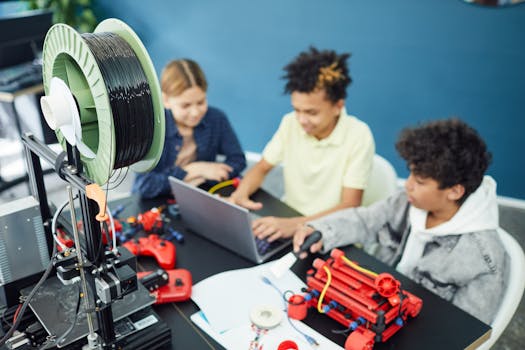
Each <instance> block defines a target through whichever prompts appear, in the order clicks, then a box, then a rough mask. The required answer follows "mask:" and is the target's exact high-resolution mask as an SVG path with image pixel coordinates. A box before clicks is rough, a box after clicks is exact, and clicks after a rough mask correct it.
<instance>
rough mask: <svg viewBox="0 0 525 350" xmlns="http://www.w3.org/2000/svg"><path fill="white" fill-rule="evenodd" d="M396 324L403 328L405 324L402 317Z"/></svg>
mask: <svg viewBox="0 0 525 350" xmlns="http://www.w3.org/2000/svg"><path fill="white" fill-rule="evenodd" d="M396 324H397V325H398V326H399V327H403V325H404V324H405V322H404V321H403V319H402V318H401V317H398V318H396Z"/></svg>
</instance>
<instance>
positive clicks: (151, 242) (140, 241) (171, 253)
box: [122, 234, 175, 269]
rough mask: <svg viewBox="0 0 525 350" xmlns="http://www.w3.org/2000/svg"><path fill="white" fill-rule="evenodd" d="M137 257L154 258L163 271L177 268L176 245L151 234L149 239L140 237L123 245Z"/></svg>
mask: <svg viewBox="0 0 525 350" xmlns="http://www.w3.org/2000/svg"><path fill="white" fill-rule="evenodd" d="M122 246H124V247H125V248H126V249H128V250H129V251H130V252H131V253H132V254H134V255H136V256H141V255H143V256H152V257H154V258H155V259H156V260H157V263H158V264H159V266H160V267H162V268H163V269H173V268H174V267H175V245H174V244H173V243H172V242H170V241H168V240H165V239H162V238H160V237H159V235H155V234H151V235H149V236H148V237H140V238H135V239H132V240H129V241H127V242H124V243H123V244H122Z"/></svg>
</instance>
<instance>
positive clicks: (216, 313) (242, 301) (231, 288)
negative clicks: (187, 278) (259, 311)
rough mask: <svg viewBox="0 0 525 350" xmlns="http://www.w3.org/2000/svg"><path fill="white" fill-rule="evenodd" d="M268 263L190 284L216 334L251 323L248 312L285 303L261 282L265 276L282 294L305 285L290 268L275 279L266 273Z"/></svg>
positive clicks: (193, 294)
mask: <svg viewBox="0 0 525 350" xmlns="http://www.w3.org/2000/svg"><path fill="white" fill-rule="evenodd" d="M274 263H275V262H269V263H266V264H262V265H259V266H256V267H252V268H248V269H239V270H232V271H226V272H222V273H219V274H217V275H214V276H211V277H208V278H207V279H205V280H203V281H201V282H199V283H197V284H196V285H194V286H193V287H192V295H191V299H192V300H193V301H194V302H195V303H196V304H197V305H198V306H199V308H200V309H201V310H202V311H203V312H204V314H205V315H206V318H207V319H208V322H209V324H210V326H211V327H212V328H213V329H214V330H215V331H216V332H218V333H222V332H224V331H226V330H230V329H233V328H236V327H239V326H242V325H246V324H250V312H251V311H252V310H253V309H254V308H255V307H258V306H261V305H270V306H274V307H277V308H279V309H281V310H284V308H285V302H284V299H283V297H282V294H280V293H279V292H278V291H277V290H276V289H275V288H274V287H272V286H271V285H268V284H266V283H265V282H263V280H262V277H263V276H266V277H267V278H268V279H269V280H270V281H271V282H272V284H273V285H274V286H275V287H276V288H278V289H279V290H280V292H281V293H283V292H285V291H287V290H291V291H293V293H300V292H301V288H303V287H305V284H304V283H303V282H302V281H301V280H300V279H299V278H298V277H297V276H296V275H295V274H294V273H293V272H291V271H286V273H285V274H284V275H283V276H282V277H280V278H279V279H276V278H274V277H273V275H272V274H271V273H270V272H269V266H271V264H274Z"/></svg>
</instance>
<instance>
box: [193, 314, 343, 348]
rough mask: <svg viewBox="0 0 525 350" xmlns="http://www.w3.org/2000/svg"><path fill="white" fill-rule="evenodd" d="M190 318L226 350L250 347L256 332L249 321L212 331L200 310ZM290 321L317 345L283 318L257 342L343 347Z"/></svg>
mask: <svg viewBox="0 0 525 350" xmlns="http://www.w3.org/2000/svg"><path fill="white" fill-rule="evenodd" d="M190 319H191V320H192V321H193V323H195V324H196V325H197V326H199V328H201V329H202V330H203V331H204V332H206V333H208V335H209V336H210V337H212V338H213V339H215V341H217V342H218V343H219V344H221V345H222V346H223V347H225V348H226V349H228V350H246V349H250V342H251V341H252V340H254V338H255V336H256V333H255V331H254V330H253V329H252V327H251V325H250V323H249V322H248V323H245V324H244V325H241V326H238V327H236V328H233V329H230V330H227V331H225V332H222V333H220V334H219V333H218V332H216V331H214V330H213V328H212V327H211V326H210V324H209V323H208V322H207V320H206V318H205V316H204V314H203V313H202V311H199V312H197V313H195V314H193V315H191V317H190ZM291 322H293V324H294V326H295V327H296V328H297V329H298V330H300V331H301V332H303V333H305V334H307V335H308V336H310V337H312V338H313V339H315V340H316V342H317V343H318V345H312V344H310V343H308V342H307V341H306V339H305V338H304V337H303V336H302V335H301V334H300V333H298V332H297V331H296V330H295V329H294V328H293V327H292V326H291V325H290V323H289V322H288V320H286V319H284V320H283V322H281V324H280V325H279V326H278V327H276V328H273V329H270V330H268V331H267V332H266V333H265V334H262V335H261V336H260V338H259V344H260V345H262V346H263V348H264V349H277V348H278V346H279V344H280V343H281V342H283V341H285V340H292V341H294V342H295V343H296V344H297V346H298V348H299V349H301V350H305V349H318V350H342V349H343V348H342V347H340V346H339V345H337V344H335V343H333V342H332V341H331V340H329V339H327V338H325V337H324V336H322V335H321V334H319V333H317V332H316V331H315V330H313V329H312V328H310V327H308V326H307V325H305V324H304V323H302V322H299V321H296V320H291Z"/></svg>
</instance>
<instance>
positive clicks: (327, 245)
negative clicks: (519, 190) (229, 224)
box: [294, 119, 508, 323]
mask: <svg viewBox="0 0 525 350" xmlns="http://www.w3.org/2000/svg"><path fill="white" fill-rule="evenodd" d="M396 148H397V150H398V152H399V154H400V155H401V156H402V157H403V158H404V159H405V160H406V162H407V164H408V167H409V169H410V175H409V177H408V179H407V181H406V183H405V191H401V192H399V193H396V194H394V195H392V196H391V197H389V198H387V199H385V200H383V201H380V202H377V203H374V204H373V205H371V206H369V207H366V208H365V207H360V208H351V209H345V210H341V211H338V212H335V213H333V214H331V215H329V216H325V217H323V218H321V219H318V220H315V221H311V222H309V223H307V226H304V227H302V228H300V229H299V230H298V231H296V232H295V234H294V250H295V251H298V247H299V246H300V245H301V244H302V243H303V241H304V239H305V237H306V236H308V235H309V234H310V233H311V232H313V230H314V229H316V230H319V231H321V232H322V234H323V239H322V240H321V241H319V242H318V243H316V244H314V245H313V246H312V247H311V249H310V251H311V252H312V253H314V252H318V251H321V252H322V253H327V252H329V251H330V250H331V249H332V248H334V247H337V246H344V245H348V244H351V243H361V244H362V245H363V247H364V249H365V250H366V251H367V252H368V253H370V254H372V255H375V256H376V257H377V258H379V259H380V260H382V261H383V262H385V263H387V264H389V265H391V266H395V267H396V270H398V271H399V272H401V273H403V274H404V275H406V276H408V277H409V278H411V279H412V280H414V281H416V282H418V283H420V284H421V285H423V286H424V287H426V288H427V289H429V290H430V291H432V292H434V293H435V294H437V295H439V296H441V297H442V298H444V299H446V300H448V301H450V302H452V303H453V304H455V305H456V306H458V307H460V308H461V309H463V310H465V311H466V312H468V313H470V314H471V315H473V316H475V317H477V318H478V319H480V320H482V321H484V322H486V323H490V322H492V320H493V319H494V316H495V313H496V311H497V310H498V307H499V302H500V300H501V298H502V296H503V293H504V291H505V277H506V273H507V272H506V271H507V264H508V256H507V254H506V252H505V249H504V247H503V245H502V243H501V241H500V239H499V236H498V233H497V229H498V226H499V223H498V207H497V203H496V182H495V181H494V180H493V179H492V178H491V177H490V176H484V173H485V170H486V169H487V167H488V165H489V162H490V160H491V155H490V153H489V152H488V151H487V148H486V145H485V142H484V141H483V140H482V139H481V138H480V136H479V135H478V134H477V132H476V131H475V130H474V129H472V128H471V127H469V126H468V125H466V124H465V123H464V122H462V121H460V120H458V119H448V120H440V121H435V122H430V123H427V124H425V125H422V126H419V127H415V128H408V129H405V130H403V132H402V133H401V135H400V138H399V140H398V142H397V144H396ZM303 255H306V254H303Z"/></svg>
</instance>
